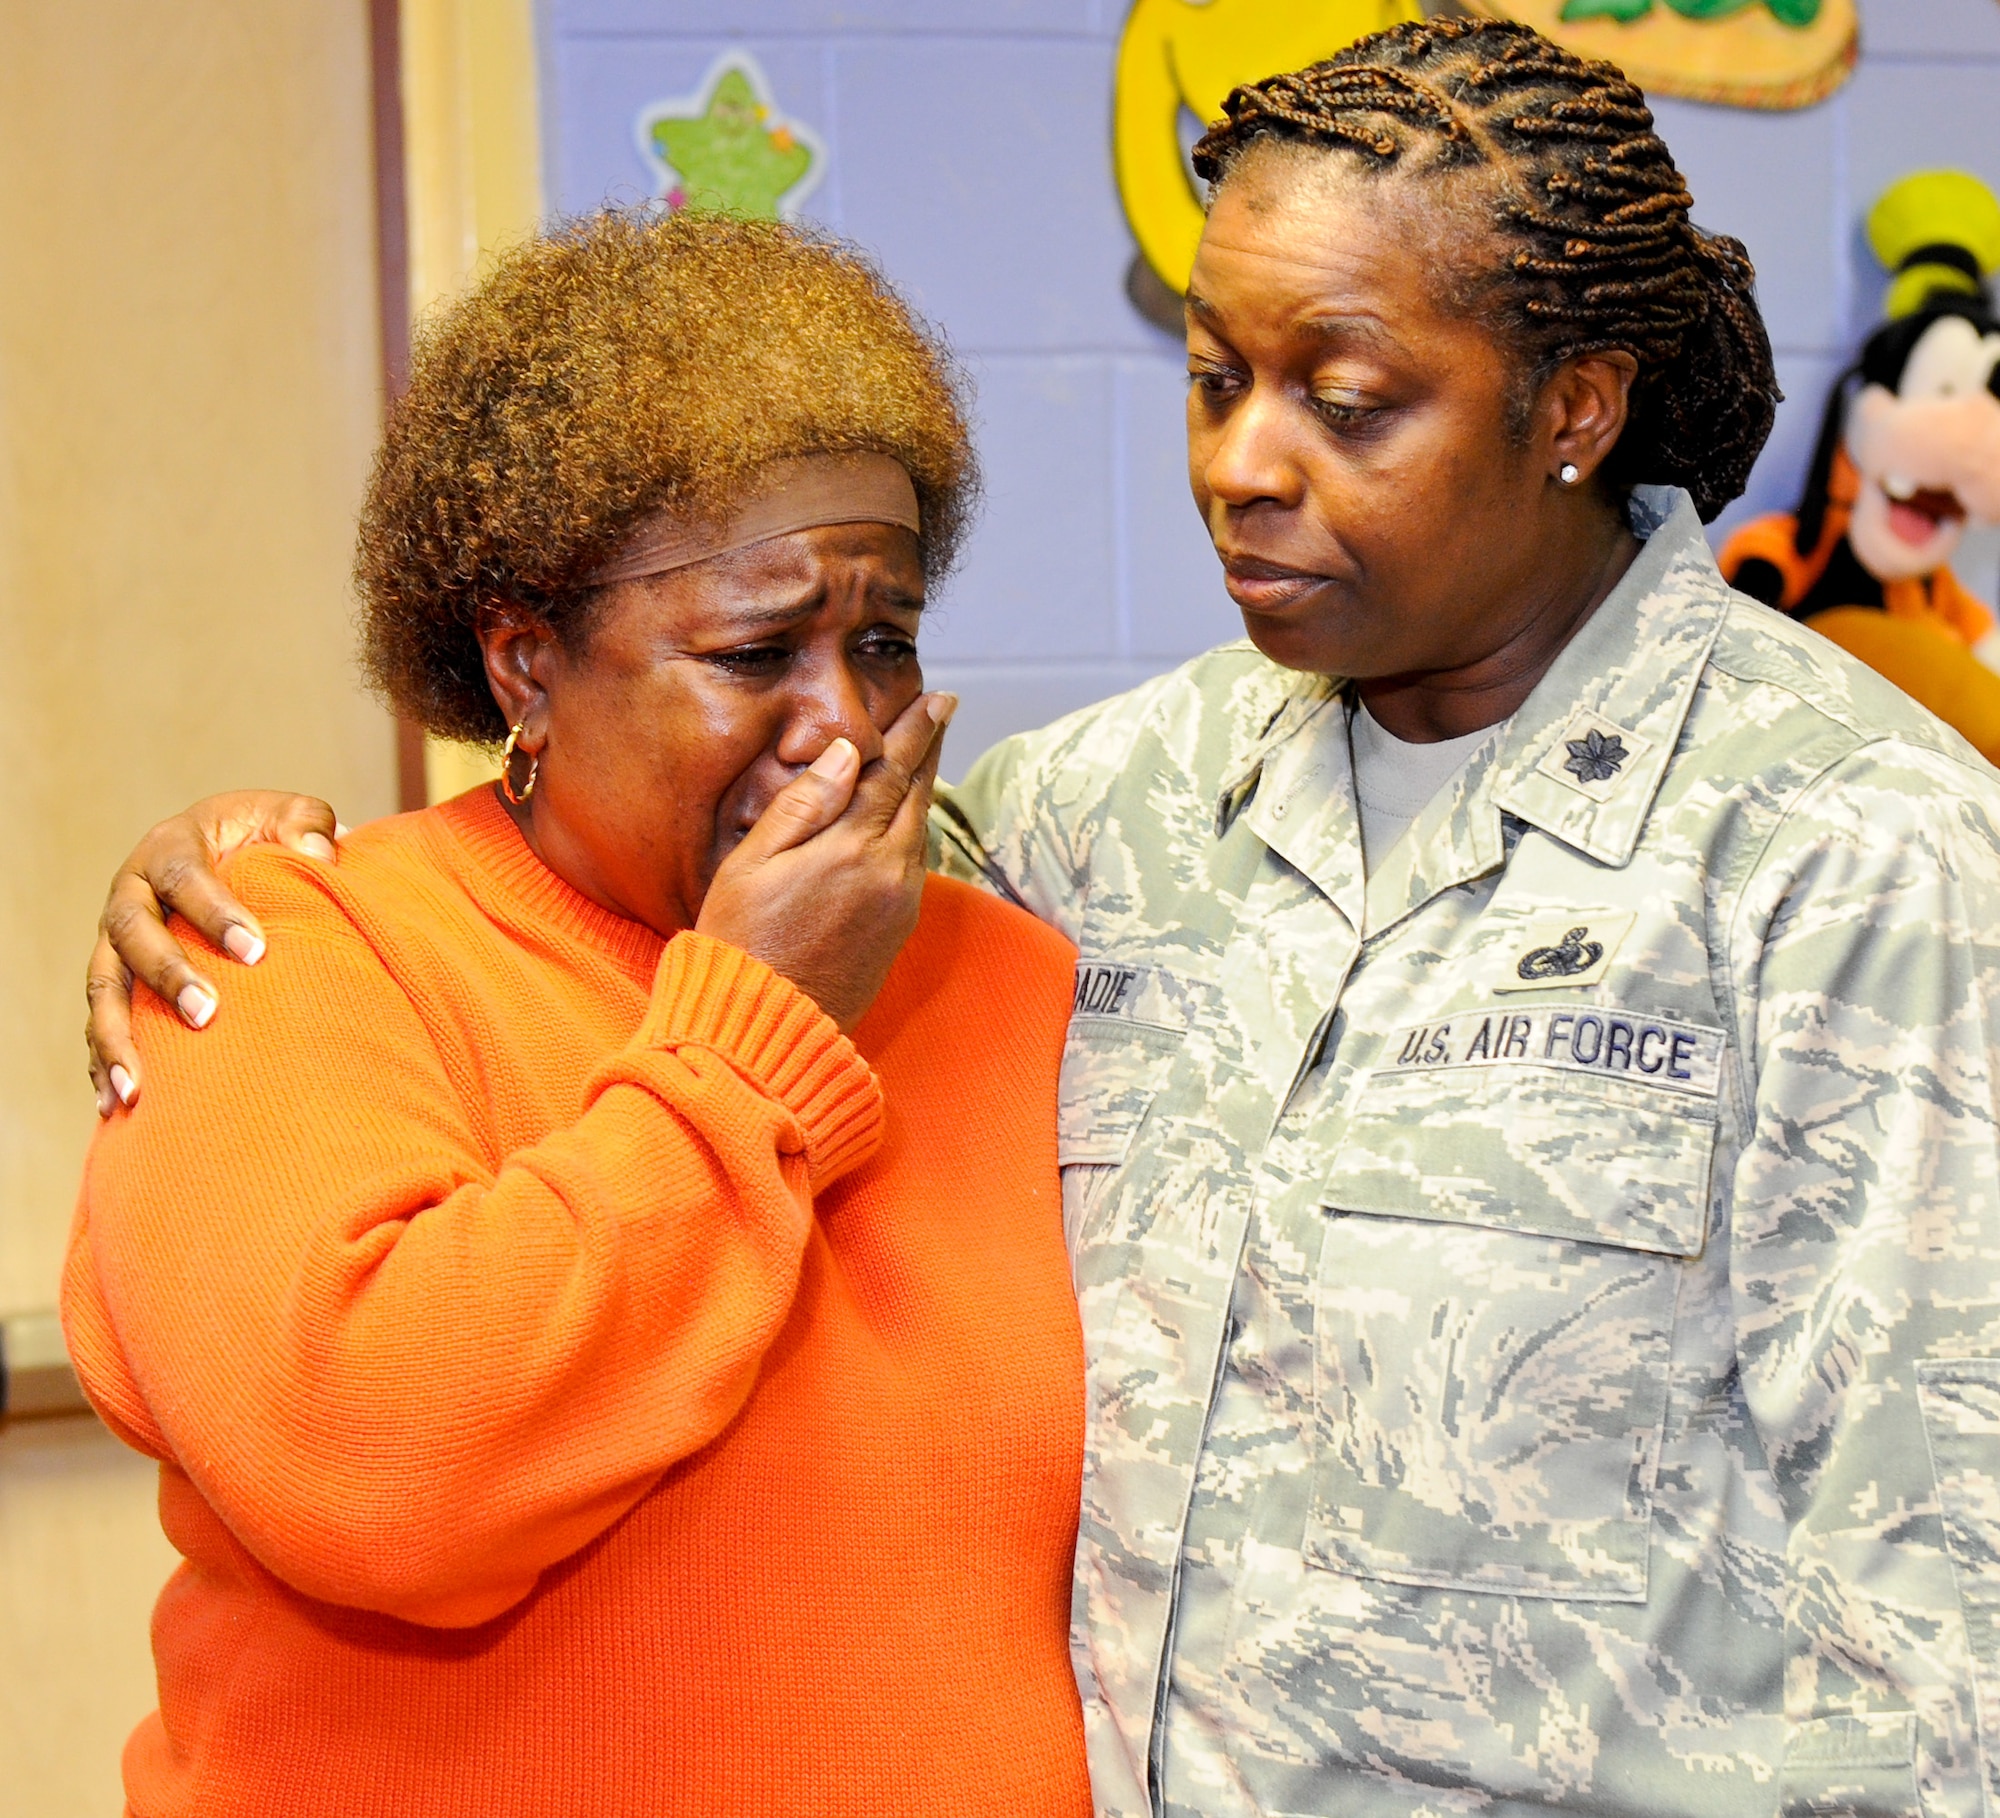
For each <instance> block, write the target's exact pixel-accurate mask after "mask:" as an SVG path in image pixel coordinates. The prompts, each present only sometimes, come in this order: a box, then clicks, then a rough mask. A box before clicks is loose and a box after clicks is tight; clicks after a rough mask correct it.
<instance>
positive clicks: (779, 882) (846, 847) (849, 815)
mask: <svg viewBox="0 0 2000 1818" xmlns="http://www.w3.org/2000/svg"><path fill="white" fill-rule="evenodd" d="M957 706H958V700H957V697H956V696H953V695H949V694H923V695H919V696H918V697H917V698H916V699H915V700H914V701H912V702H911V703H910V705H909V706H908V707H906V708H905V709H904V710H903V712H902V714H901V716H900V717H899V718H898V719H897V720H896V722H895V723H894V724H893V725H892V726H891V727H890V728H889V730H888V731H887V733H885V734H884V735H883V749H882V755H881V756H880V757H879V758H877V759H876V760H875V761H874V762H873V763H871V764H869V765H868V766H867V768H866V769H865V770H864V769H862V768H861V767H860V765H859V754H858V753H857V752H856V751H855V748H854V746H853V745H852V744H851V743H850V742H849V741H848V740H846V739H844V738H842V739H835V740H834V742H833V743H832V744H831V745H829V746H828V747H827V748H826V750H825V751H823V752H822V753H821V754H820V755H819V757H818V758H817V759H815V760H814V762H813V763H812V765H811V766H810V767H809V768H808V769H806V770H803V771H801V772H800V773H799V775H797V776H796V777H794V778H793V779H792V780H791V782H789V783H787V784H786V785H785V787H784V788H783V789H782V790H780V791H779V792H778V794H777V795H776V796H774V797H773V798H772V800H771V804H770V806H769V807H768V808H766V809H765V810H764V812H763V813H762V814H761V815H760V816H759V817H758V819H757V823H756V825H755V826H753V827H752V828H751V829H750V831H749V832H748V833H746V834H745V835H744V836H743V839H742V841H741V843H740V844H738V846H737V847H736V849H735V851H733V852H732V853H730V855H729V856H728V858H726V859H724V860H723V862H722V864H721V865H720V867H718V869H717V870H716V873H715V879H714V882H712V883H711V884H710V885H709V887H708V894H707V896H706V897H705V898H704V899H703V902H702V906H701V915H700V918H699V919H698V920H697V921H696V923H695V931H696V932H697V933H699V934H706V935H711V936H713V937H714V938H715V939H716V940H722V941H728V942H729V943H730V945H732V946H735V947H741V948H742V949H743V950H744V951H745V952H746V953H750V954H753V955H754V956H755V957H756V958H758V959H760V960H762V961H763V962H764V963H765V964H766V965H767V966H769V967H770V968H771V970H772V971H773V972H776V973H779V974H781V975H782V976H783V977H785V978H788V979H790V980H791V982H792V983H793V984H795V985H797V986H798V987H799V989H800V990H802V991H804V992H805V993H806V994H807V995H808V996H809V997H811V998H812V999H813V1001H814V1002H815V1003H817V1004H818V1005H819V1006H820V1008H821V1009H822V1010H824V1011H825V1012H826V1013H827V1015H828V1016H830V1017H832V1018H833V1020H834V1021H835V1022H837V1023H838V1024H839V1025H840V1026H841V1028H842V1029H844V1030H846V1031H847V1032H848V1033H850V1034H852V1033H853V1031H854V1029H855V1027H856V1025H857V1024H859V1022H860V1021H861V1019H862V1017H863V1016H865V1015H866V1014H867V1013H868V1008H869V1006H870V1005H871V1004H873V1003H874V1001H875V998H876V994H877V993H878V992H879V991H880V990H881V989H882V981H883V980H884V979H885V978H887V977H888V974H889V967H890V964H891V963H892V962H893V961H894V959H895V957H896V955H897V954H898V953H899V952H901V951H902V946H903V943H904V942H905V941H906V940H908V939H909V937H910V933H911V931H912V930H913V929H914V928H915V927H916V925H917V910H918V907H919V904H920V902H921V900H922V897H923V888H924V855H925V841H926V837H927V836H926V821H927V817H928V815H929V813H930V801H931V785H932V783H933V782H935V781H936V779H937V768H938V759H939V757H940V756H941V754H942V753H943V750H944V731H945V727H946V726H947V725H949V724H950V721H951V716H952V714H953V712H954V711H955V710H956V709H957Z"/></svg>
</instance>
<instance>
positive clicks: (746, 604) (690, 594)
mask: <svg viewBox="0 0 2000 1818" xmlns="http://www.w3.org/2000/svg"><path fill="white" fill-rule="evenodd" d="M621 602H623V603H625V604H626V605H629V607H630V608H631V609H634V610H636V611H638V612H640V613H642V614H643V615H645V616H647V617H649V618H651V619H653V620H655V621H657V622H658V623H659V624H660V626H661V627H662V628H663V629H673V630H678V631H683V632H687V633H690V634H695V633H699V634H703V635H707V634H724V635H729V636H744V637H751V636H755V635H757V634H758V633H760V632H768V631H773V630H777V629H782V628H784V627H788V626H795V625H797V624H799V623H800V622H801V621H803V620H806V619H809V618H811V617H812V616H813V615H814V614H816V613H818V612H820V611H822V610H824V609H827V608H829V607H832V608H836V609H845V608H848V607H851V606H853V605H855V604H857V603H858V604H863V605H865V606H867V607H868V608H869V609H871V610H878V611H887V612H891V613H897V614H905V615H915V614H918V613H921V612H922V610H923V605H924V568H923V558H922V553H921V550H920V548H919V545H918V542H917V537H916V533H915V532H914V531H912V530H910V529H908V528H907V527H906V526H903V525H900V524H879V523H873V522H866V521H863V522H856V523H848V524H819V525H812V526H809V527H807V528H804V529H800V530H791V531H785V532H783V533H781V534H779V535H776V536H771V537H765V538H763V539H761V540H760V541H758V542H755V543H749V544H745V545H744V546H742V547H741V548H738V549H731V550H726V551H724V552H722V553H721V554H718V555H714V556H711V557H709V558H707V559H706V560H704V561H700V562H691V563H686V564H684V565H682V566H679V567H675V568H671V569H668V570H665V571H663V572H661V573H658V574H652V575H645V576H640V577H637V578H635V579H633V580H631V581H629V582H626V583H623V584H621V585H619V586H617V587H615V588H613V589H611V590H610V591H609V593H608V595H607V605H609V606H610V607H611V609H613V610H618V609H619V603H621Z"/></svg>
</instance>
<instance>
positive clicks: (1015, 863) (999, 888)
mask: <svg viewBox="0 0 2000 1818" xmlns="http://www.w3.org/2000/svg"><path fill="white" fill-rule="evenodd" d="M1174 681H1175V678H1173V677H1162V678H1160V679H1159V680H1158V681H1155V682H1152V683H1148V684H1146V685H1144V686H1142V687H1139V688H1136V689H1133V690H1131V691H1130V692H1129V693H1126V694H1122V695H1118V696H1116V697H1114V698H1113V699H1111V700H1108V701H1100V702H1098V703H1097V704H1096V705H1095V706H1092V707H1085V708H1082V709H1080V710H1079V711H1078V712H1076V713H1072V714H1069V715H1067V716H1066V717H1064V718H1063V719H1060V720H1057V721H1055V722H1054V723H1053V724H1051V725H1048V726H1044V727H1042V728H1041V729H1040V730H1039V731H1036V732H1022V733H1016V734H1015V735H1014V737H1012V738H1009V739H1002V740H1001V741H1000V743H999V744H997V745H995V746H993V747H992V748H991V749H990V750H989V751H987V752H986V753H985V754H984V755H983V756H981V757H979V758H978V759H977V760H975V761H974V763H973V765H972V768H971V769H970V770H968V771H967V772H966V774H965V780H964V781H963V782H961V783H957V784H950V785H940V786H939V788H938V790H937V792H936V795H935V797H934V798H933V804H932V808H931V865H932V868H933V869H934V870H938V871H941V872H943V873H944V874H945V875H946V876H948V877H955V878H958V879H959V880H960V881H961V882H964V883H968V884H977V885H980V886H982V887H984V888H985V889H988V890H991V891H993V892H994V893H995V894H996V895H999V896H1003V897H1005V898H1006V899H1007V900H1008V901H1009V902H1011V903H1013V904H1015V905H1016V906H1017V907H1019V908H1022V909H1026V910H1027V911H1028V912H1029V913H1030V914H1031V915H1034V916H1037V917H1039V918H1040V919H1041V920H1042V921H1045V922H1047V923H1048V924H1049V925H1050V926H1051V927H1054V928H1056V929H1059V930H1060V931H1061V932H1062V934H1063V935H1064V936H1065V937H1067V938H1068V939H1069V940H1070V941H1071V942H1072V943H1075V941H1076V940H1077V938H1078V935H1079V932H1080V930H1081V928H1082V925H1083V902H1084V896H1085V893H1086V891H1087V889H1088V882H1089V874H1090V861H1091V846H1092V843H1093V840H1094V838H1095V836H1096V832H1097V827H1098V822H1099V819H1100V817H1101V815H1102V813H1103V810H1104V805H1105V801H1106V798H1107V797H1108V795H1109V794H1110V791H1111V787H1112V785H1113V783H1114V782H1115V781H1116V780H1117V778H1118V777H1119V775H1120V774H1121V773H1122V772H1123V770H1124V769H1125V767H1126V766H1127V764H1128V763H1129V762H1130V761H1131V756H1132V751H1133V747H1134V745H1135V743H1137V742H1138V740H1139V739H1140V737H1141V736H1142V734H1143V732H1144V730H1145V729H1146V728H1147V727H1148V725H1149V723H1150V722H1151V721H1153V720H1155V719H1156V718H1157V717H1158V715H1159V712H1160V709H1161V702H1162V697H1163V696H1164V695H1165V694H1166V693H1167V692H1168V690H1169V689H1170V688H1171V687H1172V685H1173V683H1174Z"/></svg>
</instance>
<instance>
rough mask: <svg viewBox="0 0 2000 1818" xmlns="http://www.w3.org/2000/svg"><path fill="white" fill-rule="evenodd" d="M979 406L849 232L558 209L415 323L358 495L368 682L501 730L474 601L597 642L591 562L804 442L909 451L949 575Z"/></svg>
mask: <svg viewBox="0 0 2000 1818" xmlns="http://www.w3.org/2000/svg"><path fill="white" fill-rule="evenodd" d="M966 418H967V408H966V388H965V384H964V381H963V379H962V378H961V376H960V373H959V369H958V368H957V366H956V364H955V363H954V361H953V360H952V358H951V355H950V353H949V352H948V350H947V349H946V347H945V345H944V343H943V341H942V339H941V338H940V337H939V336H938V334H937V333H936V331H935V330H933V329H931V328H930V327H929V326H928V325H926V324H925V323H924V322H922V321H921V320H920V319H919V318H918V317H917V316H916V315H915V314H914V313H913V312H912V311H911V310H910V309H909V308H908V306H907V305H905V304H904V303H903V302H902V300H901V299H900V298H898V297H897V296H896V294H895V292H894V291H893V290H892V289H891V288H890V286H889V284H888V283H887V281H886V280H885V279H884V278H883V277H882V275H881V274H880V273H879V272H878V271H877V270H876V269H875V267H874V266H873V265H872V264H871V263H870V262H869V261H868V260H867V259H866V258H864V257H863V256H862V255H861V254H859V253H857V252H855V251H854V250H853V249H852V248H850V247H847V246H844V245H841V244H839V243H838V242H836V241H834V240H831V239H829V238H827V237H826V236H824V235H822V234H819V233H817V232H814V231H812V230H810V229H807V228H803V227H798V226H792V225H788V224H782V223H779V222H775V221H747V220H742V219H738V218H736V217H733V216H729V215H723V214H713V213H705V212H695V211H689V212H686V213H682V214H675V215H664V214H659V213H655V212H652V211H639V210H607V211H606V212H604V213H601V214H597V215H592V216H589V217H587V218H584V219H579V220H574V221H568V222H564V223H561V224H559V225H557V226H556V227H554V228H552V229H551V230H550V231H548V232H547V233H545V234H544V235H543V236H542V237H540V238H538V239H536V240H533V241H530V242H529V243H527V244H526V245H523V246H521V247H519V248H517V249H515V250H514V251H512V252H510V253H508V254H507V255H506V256H504V257H503V258H502V259H501V260H500V261H499V263H498V265H497V266H496V267H495V268H494V270H493V271H492V272H491V273H490V274H489V275H488V276H487V277H486V278H484V279H483V280H482V281H481V282H480V283H479V284H478V285H477V286H476V287H475V288H474V289H473V290H471V291H470V292H468V293H467V294H466V295H465V296H463V297H461V298H460V299H459V300H458V301H456V302H455V303H453V304H452V305H451V306H450V307H449V308H447V309H445V310H444V311H442V312H441V313H440V314H439V315H438V316H436V317H435V318H434V319H433V320H431V321H430V322H429V323H427V324H426V325H424V326H423V327H422V329H421V330H420V331H419V333H418V336H417V344H416V350H415V358H414V361H413V363H412V371H411V375H410V384H409V389H408V390H407V391H406V392H405V393H404V394H403V396H402V397H401V399H399V400H398V401H397V403H396V405H395V406H394V408H393V409H392V410H391V412H390V413H389V420H388V425H387V427H386V429H385V431H384V433H383V437H382V446H381V449H380V451H379V453H378V454H377V455H376V458H375V467H374V471H373V473H372V474H371V476H370V478H369V484H368V493H367V498H366V500H365V502H364V503H363V505H362V509H361V526H360V539H359V547H358V550H357V553H356V557H355V578H356V581H357V583H358V585H359V587H360V592H361V602H362V606H361V639H362V654H363V661H364V663H365V665H366V668H367V670H368V674H369V676H370V678H371V680H372V681H373V682H374V683H375V685H376V686H377V688H379V689H380V690H381V691H382V693H384V694H385V695H387V697H388V698H389V701H390V702H391V704H392V705H393V706H395V707H396V709H397V710H398V711H400V712H402V713H404V714H406V715H408V716H409V717H410V718H411V719H414V720H416V721H418V722H420V723H421V724H422V725H423V726H424V727H425V728H427V729H428V730H429V731H431V732H435V733H438V734H440V735H441V736H443V737H446V738H453V739H465V740H469V741H471V742H473V743H476V744H494V743H497V742H498V741H499V740H500V739H501V738H503V737H504V736H505V734H506V730H507V728H506V725H505V722H504V720H503V718H502V716H501V713H500V710H499V709H498V708H497V707H496V706H495V705H494V704H493V697H492V694H491V693H490V692H489V690H488V688H487V684H486V675H485V670H484V668H483V666H482V663H481V658H480V652H479V644H478V640H477V638H476V637H475V635H474V626H475V624H476V621H477V617H478V614H479V612H480V610H481V609H482V608H491V607H496V606H497V607H501V608H511V609H514V610H519V611H525V612H527V613H529V614H531V615H533V616H534V617H536V618H538V619H540V620H541V621H543V622H544V623H546V624H548V625H549V626H551V627H552V628H553V629H554V630H555V631H556V633H557V634H558V635H559V636H562V637H566V638H576V637H579V636H580V635H581V634H582V633H583V632H584V631H585V629H586V627H587V623H588V608H589V602H590V597H591V596H590V590H589V589H587V588H586V587H584V586H583V585H582V577H584V576H586V575H588V574H590V573H591V572H592V571H593V570H595V569H596V568H597V567H598V566H600V565H601V564H602V563H603V562H604V560H605V559H606V558H607V557H608V556H609V555H610V554H611V552H612V550H613V549H614V548H615V547H616V546H617V545H618V544H619V543H620V542H621V541H622V540H623V538H624V537H625V535H626V534H627V533H628V532H629V531H630V530H631V529H632V527H633V526H634V525H635V523H636V522H637V521H638V520H639V519H640V518H642V517H644V516H645V515H646V514H648V513H650V512H652V511H654V510H657V509H658V508H660V507H661V506H663V505H671V506H672V507H674V508H675V509H677V510H685V511H687V512H689V513H690V514H691V515H694V516H697V517H700V518H703V519H711V520H712V519H718V518H725V517H727V516H728V514H729V512H730V510H731V508H732V506H733V505H734V504H735V503H736V502H737V500H738V499H739V498H740V497H741V496H742V494H743V492H744V490H745V488H746V485H747V483H748V482H749V481H750V480H751V478H752V476H753V475H754V474H755V473H756V471H757V470H758V469H759V468H761V467H763V466H764V465H765V464H766V463H767V462H770V461H774V460H780V459H784V458H786V457H789V456H798V455H809V454H836V453H853V452H862V451H866V452H871V453H878V454H887V455H893V456H894V457H895V458H896V459H897V460H898V461H900V462H902V464H903V465H904V466H905V467H906V468H907V469H908V470H909V474H910V478H911V480H912V481H913V482H914V483H915V485H916V490H917V502H918V505H919V508H920V510H921V513H922V518H923V533H922V536H921V538H920V539H919V540H920V543H921V547H922V553H923V562H924V570H925V573H926V574H927V575H928V576H930V577H932V578H935V577H937V576H939V575H941V574H942V573H943V572H944V571H945V570H946V568H948V567H949V565H950V563H951V559H952V557H953V555H954V554H955V553H956V551H957V548H958V545H959V542H960V540H961V538H962V537H963V534H964V532H965V529H966V525H967V523H968V521H969V519H970V517H971V514H972V510H973V507H974V505H975V503H976V500H977V494H978V472H977V468H976V466H975V464H974V460H973V454H972V444H971V438H970V436H969V435H968V433H967V428H966Z"/></svg>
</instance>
